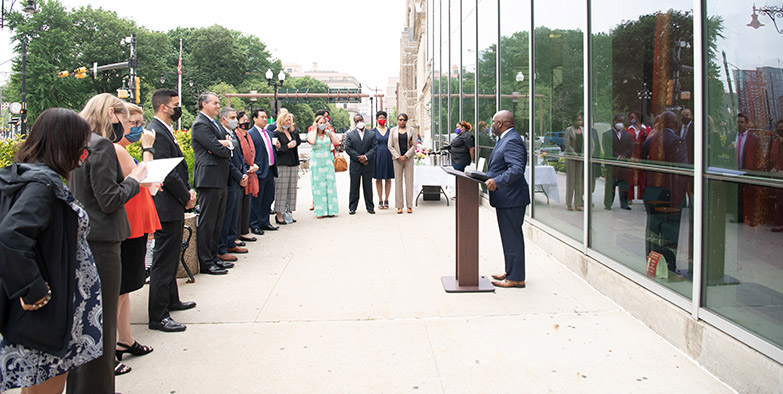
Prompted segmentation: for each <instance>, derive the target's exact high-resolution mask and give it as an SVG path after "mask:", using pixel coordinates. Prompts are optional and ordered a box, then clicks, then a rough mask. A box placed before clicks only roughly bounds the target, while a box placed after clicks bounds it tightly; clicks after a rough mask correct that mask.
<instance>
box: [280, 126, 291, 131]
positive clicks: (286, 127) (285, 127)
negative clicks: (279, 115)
mask: <svg viewBox="0 0 783 394" xmlns="http://www.w3.org/2000/svg"><path fill="white" fill-rule="evenodd" d="M281 127H282V128H283V130H288V129H289V128H290V127H291V126H286V125H281Z"/></svg>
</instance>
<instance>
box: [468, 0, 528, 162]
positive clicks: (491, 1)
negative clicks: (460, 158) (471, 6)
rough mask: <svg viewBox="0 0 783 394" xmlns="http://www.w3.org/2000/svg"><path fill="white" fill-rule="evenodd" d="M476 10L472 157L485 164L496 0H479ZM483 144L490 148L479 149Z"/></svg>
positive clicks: (492, 100) (492, 105)
mask: <svg viewBox="0 0 783 394" xmlns="http://www.w3.org/2000/svg"><path fill="white" fill-rule="evenodd" d="M528 8H529V4H528ZM478 13H479V14H478V15H479V23H478V48H479V50H478V55H479V67H478V72H479V111H478V114H477V121H476V122H475V123H474V122H471V123H473V131H472V132H473V136H474V138H475V139H476V145H477V146H478V148H477V149H476V152H475V154H474V156H478V157H484V158H485V160H484V162H485V163H488V162H489V154H490V153H491V146H493V145H494V144H492V142H491V141H492V139H491V138H490V134H491V131H490V130H489V128H490V127H489V126H490V125H491V124H492V116H493V115H494V114H495V112H496V107H497V98H496V97H497V72H496V71H497V48H498V45H497V44H498V42H497V41H498V0H479V2H478ZM482 144H483V145H484V146H487V148H489V149H487V148H485V149H484V150H482V148H481V146H482ZM480 170H481V171H483V170H484V169H483V168H482V169H480Z"/></svg>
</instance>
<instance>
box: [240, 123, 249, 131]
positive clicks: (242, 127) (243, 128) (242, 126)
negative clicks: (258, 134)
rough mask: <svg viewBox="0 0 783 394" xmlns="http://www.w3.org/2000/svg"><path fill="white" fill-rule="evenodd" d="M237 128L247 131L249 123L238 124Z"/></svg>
mask: <svg viewBox="0 0 783 394" xmlns="http://www.w3.org/2000/svg"><path fill="white" fill-rule="evenodd" d="M239 128H240V129H242V130H248V129H250V122H244V123H240V124H239Z"/></svg>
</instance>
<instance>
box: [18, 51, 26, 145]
mask: <svg viewBox="0 0 783 394" xmlns="http://www.w3.org/2000/svg"><path fill="white" fill-rule="evenodd" d="M20 122H21V124H20V128H19V130H20V132H21V133H22V135H23V136H26V135H27V37H24V38H22V112H21V113H20Z"/></svg>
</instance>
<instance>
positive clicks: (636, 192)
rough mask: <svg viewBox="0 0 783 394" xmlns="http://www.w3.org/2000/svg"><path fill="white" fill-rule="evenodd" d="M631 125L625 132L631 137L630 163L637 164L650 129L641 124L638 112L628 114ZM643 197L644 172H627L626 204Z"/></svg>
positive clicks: (634, 170)
mask: <svg viewBox="0 0 783 394" xmlns="http://www.w3.org/2000/svg"><path fill="white" fill-rule="evenodd" d="M628 119H629V122H630V123H631V124H630V125H629V126H628V128H626V129H625V132H626V133H628V135H630V136H631V140H632V141H633V153H632V154H631V161H635V162H638V161H639V158H640V157H641V155H642V144H643V143H644V140H646V139H647V137H648V136H649V134H650V131H652V129H650V127H648V126H647V125H645V124H644V123H642V121H643V119H642V114H641V113H640V112H630V113H629V114H628ZM643 195H644V171H642V170H636V169H633V170H630V171H629V172H628V204H633V200H636V199H641V198H642V196H643Z"/></svg>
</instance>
